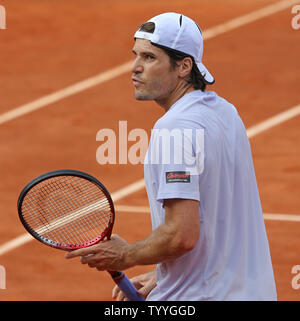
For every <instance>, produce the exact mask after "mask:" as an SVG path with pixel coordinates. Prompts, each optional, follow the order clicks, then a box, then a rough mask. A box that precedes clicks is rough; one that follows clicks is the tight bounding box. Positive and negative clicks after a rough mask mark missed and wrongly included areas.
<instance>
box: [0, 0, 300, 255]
mask: <svg viewBox="0 0 300 321" xmlns="http://www.w3.org/2000/svg"><path fill="white" fill-rule="evenodd" d="M298 1H299V0H298ZM298 1H297V0H284V1H280V2H277V3H275V4H272V5H270V6H267V7H265V8H263V9H259V10H257V11H254V12H252V13H250V14H247V15H244V16H241V17H239V18H235V19H232V20H230V21H228V22H227V23H224V24H221V25H218V26H216V27H213V28H211V29H207V30H205V31H204V38H205V39H210V38H213V37H215V36H217V35H220V34H222V33H225V32H228V31H230V30H233V29H235V28H238V27H239V26H243V25H246V24H247V23H250V22H253V21H255V20H258V19H261V18H263V17H266V16H268V15H271V14H274V13H276V12H279V11H282V10H284V9H286V8H288V7H289V6H291V5H292V4H294V3H297V2H298ZM222 26H223V27H224V29H222ZM131 64H132V62H131V61H130V62H127V63H125V64H123V65H120V66H118V67H116V68H114V69H111V70H108V71H107V72H105V73H101V74H99V75H97V76H95V77H91V78H88V79H86V80H84V81H82V82H79V83H77V84H75V85H72V86H69V87H67V88H65V89H62V90H60V91H58V92H55V93H53V94H50V95H48V96H44V97H42V98H40V99H38V100H35V101H33V102H31V103H28V104H26V105H23V106H20V107H18V108H16V109H14V110H11V111H9V112H7V113H5V114H2V115H0V124H2V123H5V122H8V121H10V120H13V119H15V118H18V117H20V116H22V115H25V114H27V113H29V112H32V111H34V110H37V109H40V108H42V107H45V106H47V105H49V104H50V103H54V102H57V101H59V100H61V99H63V98H66V97H69V96H71V95H74V94H76V93H79V92H81V91H83V90H86V89H89V88H91V87H93V86H96V85H98V84H100V83H103V82H106V81H108V80H111V79H113V78H115V77H118V76H120V75H121V74H123V73H126V72H128V71H129V70H130V66H131ZM297 107H299V106H296V107H294V108H291V109H290V110H293V109H295V108H297ZM297 111H298V109H297ZM287 112H289V111H287ZM284 113H285V112H284ZM284 113H282V114H284ZM296 114H297V115H298V112H297V113H296ZM295 116H296V115H294V116H291V117H295ZM275 117H276V116H275ZM291 117H288V118H287V117H286V116H285V117H281V118H280V122H279V121H278V119H276V121H274V117H272V118H273V121H271V123H270V119H269V120H266V121H265V122H262V123H260V124H259V125H257V126H254V127H251V128H250V129H249V131H250V132H249V133H248V132H247V133H248V134H249V135H251V137H253V136H255V135H257V134H259V133H260V132H262V131H263V130H266V129H269V128H271V127H273V126H275V125H278V124H279V123H282V122H284V121H286V120H288V119H290V118H291ZM264 123H267V124H268V126H267V127H266V125H264ZM258 126H259V127H258ZM144 186H145V183H144V180H143V179H141V180H139V181H137V182H135V183H133V184H131V185H129V186H126V187H124V188H122V189H120V190H118V191H116V192H115V193H113V194H112V198H113V200H114V201H117V200H119V199H122V198H124V197H126V196H129V195H130V194H133V193H134V192H137V191H139V190H141V189H143V188H144ZM32 239H33V238H32V237H31V236H30V235H28V234H23V235H20V236H19V237H16V238H14V239H12V240H11V241H8V242H6V243H4V244H2V245H1V246H0V255H3V254H5V253H7V252H9V251H11V250H13V249H15V248H17V247H19V246H21V245H23V244H25V243H27V242H29V241H31V240H32Z"/></svg>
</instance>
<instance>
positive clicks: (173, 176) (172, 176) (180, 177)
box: [166, 172, 191, 183]
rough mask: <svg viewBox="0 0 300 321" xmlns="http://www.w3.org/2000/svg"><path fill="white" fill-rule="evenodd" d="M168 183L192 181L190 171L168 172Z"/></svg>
mask: <svg viewBox="0 0 300 321" xmlns="http://www.w3.org/2000/svg"><path fill="white" fill-rule="evenodd" d="M166 182H167V183H190V182H191V176H190V172H166Z"/></svg>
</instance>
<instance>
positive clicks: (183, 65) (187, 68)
mask: <svg viewBox="0 0 300 321" xmlns="http://www.w3.org/2000/svg"><path fill="white" fill-rule="evenodd" d="M177 63H178V64H179V68H178V74H179V77H181V78H185V77H187V76H188V75H189V74H190V72H191V71H192V68H193V60H192V58H190V57H185V58H183V59H182V60H181V61H178V62H177Z"/></svg>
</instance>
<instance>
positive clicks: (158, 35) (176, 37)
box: [134, 12, 215, 85]
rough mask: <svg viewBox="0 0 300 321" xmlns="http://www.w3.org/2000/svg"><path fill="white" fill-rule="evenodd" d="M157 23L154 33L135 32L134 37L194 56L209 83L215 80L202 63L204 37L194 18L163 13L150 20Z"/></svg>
mask: <svg viewBox="0 0 300 321" xmlns="http://www.w3.org/2000/svg"><path fill="white" fill-rule="evenodd" d="M147 22H153V23H154V24H155V30H154V32H153V33H149V32H145V31H141V30H140V29H139V30H138V31H137V32H136V33H135V35H134V38H139V39H147V40H150V41H151V43H152V44H157V45H160V46H163V47H167V48H169V49H173V50H175V51H179V52H182V53H184V54H187V55H189V56H192V57H193V58H194V60H195V63H196V65H197V67H198V69H199V71H200V72H201V74H202V75H203V77H204V79H205V82H206V83H207V84H210V85H211V84H213V83H214V82H215V79H214V77H213V76H212V75H211V74H210V72H209V71H208V70H207V69H206V67H205V66H204V65H203V63H202V56H203V38H202V32H201V29H200V28H199V26H198V25H197V23H196V22H195V21H193V20H192V19H190V18H188V17H186V16H184V15H182V14H179V13H174V12H167V13H162V14H160V15H158V16H155V17H153V18H151V19H150V20H148V21H147Z"/></svg>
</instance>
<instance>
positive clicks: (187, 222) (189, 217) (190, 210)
mask: <svg viewBox="0 0 300 321" xmlns="http://www.w3.org/2000/svg"><path fill="white" fill-rule="evenodd" d="M164 208H165V222H164V223H163V224H162V225H160V226H159V227H158V228H157V229H156V230H154V231H153V232H152V233H151V234H150V235H149V236H148V237H147V238H146V239H144V240H142V241H139V242H137V243H134V244H132V245H131V246H130V247H129V249H128V252H127V257H126V261H127V263H128V264H129V265H130V266H134V265H148V264H156V263H159V262H162V261H165V260H168V259H174V258H177V257H179V256H181V255H183V254H185V253H186V252H188V251H190V250H192V249H193V248H194V246H195V245H196V242H197V241H198V238H199V232H200V222H199V202H198V201H194V200H186V199H167V200H165V202H164Z"/></svg>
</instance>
